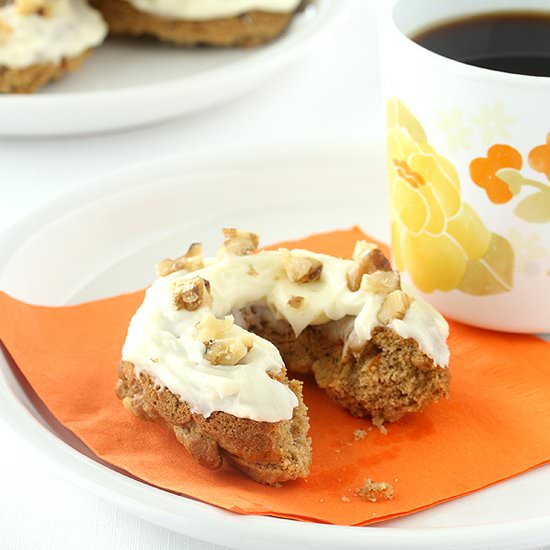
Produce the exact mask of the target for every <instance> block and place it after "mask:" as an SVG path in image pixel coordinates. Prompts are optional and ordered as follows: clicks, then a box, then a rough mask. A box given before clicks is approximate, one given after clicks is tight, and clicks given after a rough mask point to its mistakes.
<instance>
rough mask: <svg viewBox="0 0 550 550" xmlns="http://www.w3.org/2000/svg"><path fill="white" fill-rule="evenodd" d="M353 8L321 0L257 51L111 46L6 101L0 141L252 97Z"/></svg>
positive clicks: (115, 124)
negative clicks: (39, 88) (70, 70)
mask: <svg viewBox="0 0 550 550" xmlns="http://www.w3.org/2000/svg"><path fill="white" fill-rule="evenodd" d="M352 3H353V0H316V3H315V5H313V6H310V7H309V8H307V9H306V10H305V11H304V12H303V13H299V14H297V15H296V16H295V17H294V20H293V21H292V23H291V24H290V27H289V28H288V30H287V31H286V32H285V33H284V34H283V35H282V36H281V37H280V38H278V39H276V40H274V41H273V42H271V43H269V44H266V45H265V46H259V47H257V48H250V49H244V50H242V49H208V48H198V49H185V48H183V49H182V48H178V47H175V46H172V45H169V44H164V43H160V42H157V41H155V40H149V39H143V40H141V39H138V40H135V39H125V38H124V39H123V38H109V39H108V40H107V41H106V43H105V44H104V45H103V46H101V47H99V48H96V49H95V50H94V51H93V52H92V55H91V56H90V57H89V59H88V60H87V62H86V63H85V64H84V65H83V66H82V68H81V70H79V71H78V72H75V73H74V74H71V75H68V77H67V78H64V79H63V80H61V81H59V82H55V83H53V84H51V85H48V86H46V87H45V88H44V89H43V90H42V91H40V92H39V93H37V94H33V95H28V96H17V95H3V96H2V97H0V120H1V121H2V123H1V124H0V135H1V136H47V135H69V134H86V133H94V132H102V131H109V130H116V129H123V128H130V127H135V126H140V125H144V124H148V123H152V122H157V121H161V120H166V119H169V118H173V117H176V116H181V115H185V114H189V113H193V112H196V111H200V110H202V109H206V108H208V107H212V106H214V105H217V104H220V103H224V102H226V101H228V100H231V99H234V98H236V97H238V96H240V95H242V94H245V93H247V92H250V91H252V90H253V89H254V87H255V86H257V85H258V84H260V83H261V82H263V81H264V80H266V79H268V78H269V77H270V76H272V75H276V73H277V71H278V70H280V69H282V68H283V67H285V66H286V65H288V64H289V63H291V62H292V61H294V60H296V59H298V58H299V57H300V56H302V55H304V54H305V53H307V52H308V51H309V50H310V49H312V48H314V47H315V46H316V45H317V44H318V43H319V41H321V40H324V39H326V38H329V37H330V36H331V35H332V32H333V31H335V30H336V29H337V28H338V27H339V24H340V23H341V22H342V21H343V20H344V18H345V16H346V15H347V14H348V13H349V11H350V7H351V5H352Z"/></svg>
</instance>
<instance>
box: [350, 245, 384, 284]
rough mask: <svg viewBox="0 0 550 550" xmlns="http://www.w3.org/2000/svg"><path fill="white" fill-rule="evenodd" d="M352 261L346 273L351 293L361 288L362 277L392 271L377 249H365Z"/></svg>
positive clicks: (382, 254)
mask: <svg viewBox="0 0 550 550" xmlns="http://www.w3.org/2000/svg"><path fill="white" fill-rule="evenodd" d="M361 242H364V241H361ZM354 256H355V254H354ZM354 259H355V261H354V262H353V265H352V266H351V267H350V269H349V271H348V287H349V289H350V290H351V291H352V292H355V291H357V290H359V288H360V287H361V280H362V279H363V275H370V274H371V273H375V272H377V271H384V272H385V271H387V272H390V271H392V268H391V264H390V262H389V260H388V259H387V258H386V256H384V253H383V252H382V251H381V250H380V249H379V248H367V249H365V251H364V252H362V253H360V254H358V255H357V256H356V257H355V258H354Z"/></svg>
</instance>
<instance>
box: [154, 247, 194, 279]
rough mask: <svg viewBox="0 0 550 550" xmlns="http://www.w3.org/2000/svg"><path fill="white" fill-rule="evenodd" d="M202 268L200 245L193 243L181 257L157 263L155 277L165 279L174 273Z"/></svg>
mask: <svg viewBox="0 0 550 550" xmlns="http://www.w3.org/2000/svg"><path fill="white" fill-rule="evenodd" d="M203 267H204V263H203V257H202V244H201V243H193V244H192V245H191V246H190V247H189V249H188V250H187V252H186V253H185V254H184V255H183V256H180V257H179V258H177V259H175V260H172V259H171V258H167V259H166V260H162V262H159V263H158V264H157V275H158V276H159V277H167V276H168V275H171V274H172V273H175V272H176V271H196V270H197V269H202V268H203Z"/></svg>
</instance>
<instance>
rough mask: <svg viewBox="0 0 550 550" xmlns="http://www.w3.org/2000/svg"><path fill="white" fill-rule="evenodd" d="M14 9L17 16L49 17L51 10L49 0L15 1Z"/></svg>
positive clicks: (51, 13)
mask: <svg viewBox="0 0 550 550" xmlns="http://www.w3.org/2000/svg"><path fill="white" fill-rule="evenodd" d="M15 7H16V9H17V13H18V14H19V15H33V14H36V15H40V16H43V17H51V16H52V15H53V8H52V5H51V0H15Z"/></svg>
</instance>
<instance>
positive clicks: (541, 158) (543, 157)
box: [529, 134, 550, 180]
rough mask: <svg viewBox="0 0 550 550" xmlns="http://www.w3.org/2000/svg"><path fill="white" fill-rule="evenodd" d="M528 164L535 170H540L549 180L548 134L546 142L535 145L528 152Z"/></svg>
mask: <svg viewBox="0 0 550 550" xmlns="http://www.w3.org/2000/svg"><path fill="white" fill-rule="evenodd" d="M529 165H530V166H531V168H532V169H533V170H534V171H535V172H540V173H541V174H544V175H545V176H546V179H548V180H550V134H548V136H547V137H546V143H545V144H544V145H539V146H538V147H535V148H534V149H533V150H532V151H531V152H530V153H529Z"/></svg>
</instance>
